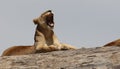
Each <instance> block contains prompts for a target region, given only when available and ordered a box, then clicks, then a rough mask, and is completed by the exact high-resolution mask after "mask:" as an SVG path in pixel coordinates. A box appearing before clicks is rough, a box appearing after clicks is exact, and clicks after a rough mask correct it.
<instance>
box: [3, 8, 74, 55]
mask: <svg viewBox="0 0 120 69" xmlns="http://www.w3.org/2000/svg"><path fill="white" fill-rule="evenodd" d="M33 22H34V24H36V25H37V27H36V31H35V36H34V45H33V46H14V47H10V48H8V49H6V50H5V51H4V52H3V54H2V56H11V55H26V54H32V53H41V52H50V51H56V50H69V49H76V48H75V47H73V46H71V45H68V44H63V43H60V42H59V40H58V39H57V37H56V36H55V34H54V31H53V28H54V20H53V13H52V12H51V10H48V11H46V12H44V13H43V14H42V15H41V16H39V17H38V18H36V19H34V20H33Z"/></svg>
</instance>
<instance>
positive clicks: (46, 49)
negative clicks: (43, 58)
mask: <svg viewBox="0 0 120 69" xmlns="http://www.w3.org/2000/svg"><path fill="white" fill-rule="evenodd" d="M58 50H59V48H58V47H57V46H55V45H50V46H47V45H45V46H39V50H36V53H45V52H51V51H58Z"/></svg>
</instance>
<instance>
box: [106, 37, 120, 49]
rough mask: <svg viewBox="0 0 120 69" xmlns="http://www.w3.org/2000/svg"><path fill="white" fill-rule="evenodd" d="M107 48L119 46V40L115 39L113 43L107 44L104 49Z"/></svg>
mask: <svg viewBox="0 0 120 69" xmlns="http://www.w3.org/2000/svg"><path fill="white" fill-rule="evenodd" d="M107 46H120V39H117V40H115V41H112V42H109V43H107V44H105V45H104V47H107Z"/></svg>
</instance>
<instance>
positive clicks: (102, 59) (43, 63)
mask: <svg viewBox="0 0 120 69" xmlns="http://www.w3.org/2000/svg"><path fill="white" fill-rule="evenodd" d="M0 69H120V48H119V47H101V48H99V47H98V48H97V47H96V48H81V49H78V50H66V51H54V52H48V53H38V54H30V55H21V56H4V57H0Z"/></svg>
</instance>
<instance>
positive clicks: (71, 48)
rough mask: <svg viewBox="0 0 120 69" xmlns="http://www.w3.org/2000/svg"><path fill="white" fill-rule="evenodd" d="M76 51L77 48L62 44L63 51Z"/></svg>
mask: <svg viewBox="0 0 120 69" xmlns="http://www.w3.org/2000/svg"><path fill="white" fill-rule="evenodd" d="M75 49H77V48H75V47H74V46H72V45H69V44H63V43H61V50H75Z"/></svg>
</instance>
